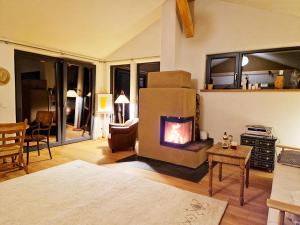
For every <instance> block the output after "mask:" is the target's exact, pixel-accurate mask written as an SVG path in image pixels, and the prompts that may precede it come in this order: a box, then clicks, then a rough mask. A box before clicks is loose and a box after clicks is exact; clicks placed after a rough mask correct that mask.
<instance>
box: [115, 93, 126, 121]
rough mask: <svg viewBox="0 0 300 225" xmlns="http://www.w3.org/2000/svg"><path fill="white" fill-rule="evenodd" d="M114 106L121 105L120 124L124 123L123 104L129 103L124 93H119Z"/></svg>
mask: <svg viewBox="0 0 300 225" xmlns="http://www.w3.org/2000/svg"><path fill="white" fill-rule="evenodd" d="M115 103H116V104H122V120H123V121H122V122H123V123H125V104H128V103H129V100H128V98H127V97H126V95H125V93H124V91H121V94H120V95H119V97H118V98H117V99H116V101H115Z"/></svg>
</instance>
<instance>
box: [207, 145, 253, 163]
mask: <svg viewBox="0 0 300 225" xmlns="http://www.w3.org/2000/svg"><path fill="white" fill-rule="evenodd" d="M252 149H253V147H252V146H247V145H238V146H237V149H223V148H222V143H221V142H218V143H217V144H215V145H214V146H213V147H211V148H210V149H208V150H207V151H206V152H207V153H208V154H213V155H221V156H229V157H233V158H241V159H245V158H247V157H248V155H249V154H250V153H251V151H252Z"/></svg>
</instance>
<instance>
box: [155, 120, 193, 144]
mask: <svg viewBox="0 0 300 225" xmlns="http://www.w3.org/2000/svg"><path fill="white" fill-rule="evenodd" d="M160 127H161V130H160V144H161V145H165V146H169V147H184V146H186V145H188V144H189V143H191V142H192V141H193V133H194V132H193V130H194V117H167V116H161V120H160Z"/></svg>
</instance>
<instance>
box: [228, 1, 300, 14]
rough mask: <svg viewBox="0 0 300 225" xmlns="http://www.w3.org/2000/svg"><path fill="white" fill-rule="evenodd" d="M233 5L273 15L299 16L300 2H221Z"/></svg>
mask: <svg viewBox="0 0 300 225" xmlns="http://www.w3.org/2000/svg"><path fill="white" fill-rule="evenodd" d="M222 1H224V2H230V3H234V4H240V5H245V6H249V7H253V8H258V9H264V10H268V11H271V12H275V13H282V14H288V15H292V16H300V0H222Z"/></svg>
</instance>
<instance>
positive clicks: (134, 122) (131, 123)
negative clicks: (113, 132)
mask: <svg viewBox="0 0 300 225" xmlns="http://www.w3.org/2000/svg"><path fill="white" fill-rule="evenodd" d="M138 122H139V118H133V119H130V120H127V121H126V122H125V123H124V126H125V127H129V126H132V125H134V124H136V123H138Z"/></svg>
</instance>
